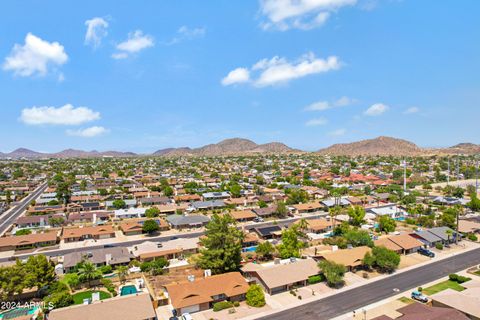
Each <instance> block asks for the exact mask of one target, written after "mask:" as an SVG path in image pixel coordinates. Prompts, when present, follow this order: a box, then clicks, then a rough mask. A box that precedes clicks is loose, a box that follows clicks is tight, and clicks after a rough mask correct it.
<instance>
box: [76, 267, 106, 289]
mask: <svg viewBox="0 0 480 320" xmlns="http://www.w3.org/2000/svg"><path fill="white" fill-rule="evenodd" d="M101 276H102V274H101V273H100V271H99V270H97V267H96V266H95V265H94V264H93V263H91V262H90V261H85V262H83V263H82V267H81V268H79V269H78V277H79V279H80V281H82V282H85V281H87V282H88V286H89V287H90V284H91V281H92V280H95V279H98V278H100V277H101Z"/></svg>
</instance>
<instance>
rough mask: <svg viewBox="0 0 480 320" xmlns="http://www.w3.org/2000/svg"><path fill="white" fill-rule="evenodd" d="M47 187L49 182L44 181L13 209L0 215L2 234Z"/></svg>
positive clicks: (0, 230) (0, 232) (0, 231)
mask: <svg viewBox="0 0 480 320" xmlns="http://www.w3.org/2000/svg"><path fill="white" fill-rule="evenodd" d="M46 188H47V182H44V183H42V184H41V185H39V186H38V187H37V189H35V190H34V191H33V192H32V193H30V194H29V195H28V196H26V197H25V198H24V199H22V200H21V201H20V203H18V204H17V205H16V206H15V207H14V208H13V209H12V210H10V211H8V212H5V213H3V214H2V216H1V217H0V235H1V234H3V233H4V232H5V231H6V230H7V229H8V227H9V226H10V225H11V224H12V223H13V222H14V221H15V220H16V219H17V218H18V217H19V216H20V215H21V214H22V213H23V211H24V210H25V209H26V208H27V207H28V205H29V204H30V202H31V201H32V200H35V199H36V198H38V196H40V194H41V193H42V192H43V191H44V190H45V189H46Z"/></svg>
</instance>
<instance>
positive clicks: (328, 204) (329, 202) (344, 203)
mask: <svg viewBox="0 0 480 320" xmlns="http://www.w3.org/2000/svg"><path fill="white" fill-rule="evenodd" d="M320 203H321V204H323V206H324V207H325V208H327V209H328V208H332V207H335V206H336V205H338V206H340V207H348V206H350V202H349V201H348V200H347V199H346V198H339V199H338V200H337V202H335V198H330V199H325V200H322V201H321V202H320Z"/></svg>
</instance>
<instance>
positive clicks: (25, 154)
mask: <svg viewBox="0 0 480 320" xmlns="http://www.w3.org/2000/svg"><path fill="white" fill-rule="evenodd" d="M42 155H43V153H40V152H36V151H32V150H29V149H25V148H18V149H16V150H14V151H12V152H10V153H6V154H5V156H6V157H10V158H40V157H42Z"/></svg>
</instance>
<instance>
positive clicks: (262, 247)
mask: <svg viewBox="0 0 480 320" xmlns="http://www.w3.org/2000/svg"><path fill="white" fill-rule="evenodd" d="M255 253H256V254H257V255H258V256H260V258H262V259H267V260H268V259H271V258H272V257H273V254H274V253H275V247H274V246H273V245H272V243H271V242H270V241H265V242H262V243H260V244H259V245H258V246H257V249H256V251H255Z"/></svg>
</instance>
